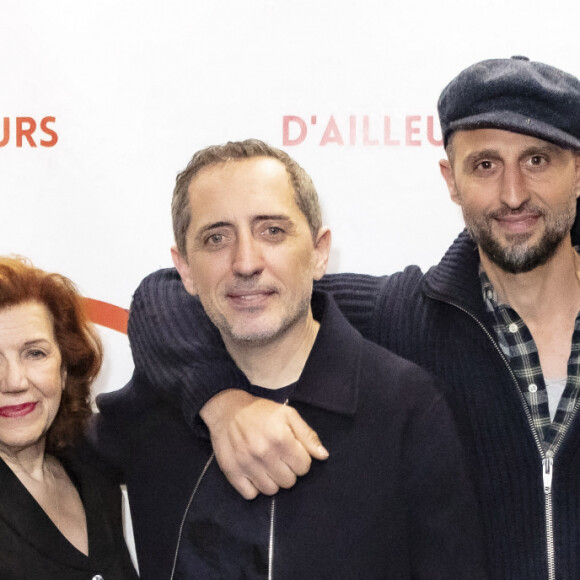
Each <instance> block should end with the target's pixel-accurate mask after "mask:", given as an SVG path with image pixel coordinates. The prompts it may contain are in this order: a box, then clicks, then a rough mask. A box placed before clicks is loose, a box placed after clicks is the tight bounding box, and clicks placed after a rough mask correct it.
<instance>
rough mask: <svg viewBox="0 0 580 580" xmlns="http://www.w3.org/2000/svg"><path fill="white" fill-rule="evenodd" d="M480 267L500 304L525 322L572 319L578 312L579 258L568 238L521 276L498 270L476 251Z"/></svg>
mask: <svg viewBox="0 0 580 580" xmlns="http://www.w3.org/2000/svg"><path fill="white" fill-rule="evenodd" d="M479 254H480V259H481V263H482V266H483V268H484V270H485V273H486V274H487V276H488V278H489V280H490V282H491V283H492V285H493V287H494V289H495V291H496V293H497V295H498V298H499V300H500V301H501V302H504V303H506V304H509V306H510V307H512V308H513V309H514V310H515V311H516V312H517V313H518V314H519V315H520V316H521V317H522V319H523V320H524V321H525V322H526V323H528V322H532V321H536V322H538V321H541V320H542V319H544V318H546V317H549V318H552V319H553V317H554V316H558V317H562V316H563V317H565V318H569V317H573V318H576V315H577V313H578V311H579V310H580V258H579V256H578V254H577V253H576V251H575V250H574V248H573V247H572V245H571V242H570V240H569V239H567V240H564V242H563V243H562V244H561V245H560V246H559V247H558V249H557V250H556V253H555V254H554V255H553V256H552V257H551V258H550V260H548V262H546V263H545V264H544V265H542V266H538V267H537V268H535V269H533V270H531V271H530V272H525V273H521V274H511V273H509V272H506V271H504V270H502V269H501V268H500V267H498V266H497V265H496V264H494V263H493V262H491V260H490V259H489V258H488V257H487V256H486V255H485V254H484V253H483V252H481V250H480V252H479Z"/></svg>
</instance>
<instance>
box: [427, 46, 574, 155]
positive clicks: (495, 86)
mask: <svg viewBox="0 0 580 580" xmlns="http://www.w3.org/2000/svg"><path fill="white" fill-rule="evenodd" d="M437 108H438V111H439V120H440V122H441V131H442V133H443V142H444V144H445V146H447V143H448V141H449V137H450V136H451V134H452V133H453V132H454V131H460V130H467V129H486V128H487V129H489V128H493V129H504V130H506V131H513V132H514V133H523V134H525V135H531V136H533V137H538V138H540V139H543V140H545V141H550V142H552V143H555V144H556V145H560V146H562V147H568V148H573V149H580V81H579V80H578V79H577V78H576V77H575V76H572V75H571V74H568V73H565V72H564V71H561V70H559V69H557V68H555V67H553V66H550V65H547V64H543V63H541V62H531V61H530V60H529V59H528V58H527V57H525V56H514V57H512V58H506V59H491V60H484V61H482V62H478V63H476V64H474V65H472V66H470V67H468V68H466V69H465V70H463V71H462V72H460V73H459V74H458V75H457V76H456V77H455V78H454V79H453V80H452V81H451V82H450V83H449V84H448V85H447V86H446V87H445V88H444V89H443V92H442V93H441V96H440V97H439V102H438V104H437Z"/></svg>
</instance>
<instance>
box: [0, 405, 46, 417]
mask: <svg viewBox="0 0 580 580" xmlns="http://www.w3.org/2000/svg"><path fill="white" fill-rule="evenodd" d="M36 405H37V403H22V404H21V405H6V406H5V407H0V417H24V416H25V415H28V413H32V411H34V409H35V408H36Z"/></svg>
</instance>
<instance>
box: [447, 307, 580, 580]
mask: <svg viewBox="0 0 580 580" xmlns="http://www.w3.org/2000/svg"><path fill="white" fill-rule="evenodd" d="M448 304H450V305H452V306H455V307H456V308H458V309H459V310H461V311H462V312H464V313H465V314H467V315H468V316H469V317H470V318H471V319H473V320H474V321H475V322H476V323H477V325H478V326H479V327H480V328H481V329H482V330H483V332H484V333H485V334H486V336H487V337H488V338H489V340H490V341H491V343H492V344H493V346H494V348H495V350H496V351H497V352H498V354H499V355H500V357H501V358H502V360H503V362H504V363H505V365H506V367H507V369H508V371H509V373H510V376H511V377H512V380H513V382H514V385H515V386H516V392H517V393H518V396H519V398H520V401H521V403H522V407H523V409H524V413H525V414H526V418H527V421H528V426H529V427H530V430H531V432H532V436H533V438H534V441H535V443H536V447H537V449H538V452H539V454H540V457H541V459H542V479H543V482H544V518H545V524H546V559H547V564H548V580H556V562H555V550H554V514H553V509H552V479H553V477H554V458H555V455H556V451H557V449H558V448H559V447H560V443H561V442H562V440H563V439H564V436H565V434H566V431H567V430H568V425H570V423H572V421H573V420H574V417H575V416H576V412H577V410H578V402H577V404H576V406H575V408H574V411H573V412H572V415H571V416H570V419H569V420H568V422H567V423H566V425H565V427H564V429H563V430H562V434H561V435H560V437H559V439H558V442H557V443H556V445H555V446H554V448H553V449H551V450H549V451H547V452H544V448H543V446H542V442H541V441H540V436H539V435H538V432H537V431H536V428H535V426H534V421H533V419H532V413H531V411H530V408H529V407H528V404H527V403H526V400H525V399H524V395H523V394H522V391H521V389H520V386H519V383H518V380H517V378H516V376H515V374H514V371H513V369H512V367H511V366H510V363H509V361H508V360H507V358H506V357H505V355H504V354H503V352H502V351H501V349H500V348H499V346H498V344H497V342H496V340H495V339H494V338H493V336H492V335H491V333H490V332H489V331H488V330H487V328H486V327H485V326H484V325H483V323H482V322H481V321H480V320H479V319H478V318H477V317H476V316H475V315H474V314H472V313H471V312H469V311H468V310H466V309H465V308H463V307H461V306H459V305H458V304H456V303H454V302H448Z"/></svg>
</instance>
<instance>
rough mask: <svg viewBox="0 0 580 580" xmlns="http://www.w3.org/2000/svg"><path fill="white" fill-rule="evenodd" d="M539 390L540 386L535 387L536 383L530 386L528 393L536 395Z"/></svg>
mask: <svg viewBox="0 0 580 580" xmlns="http://www.w3.org/2000/svg"><path fill="white" fill-rule="evenodd" d="M537 390H538V386H537V385H534V383H532V384H531V385H528V391H529V392H530V393H535V392H536V391H537Z"/></svg>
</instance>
